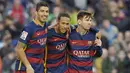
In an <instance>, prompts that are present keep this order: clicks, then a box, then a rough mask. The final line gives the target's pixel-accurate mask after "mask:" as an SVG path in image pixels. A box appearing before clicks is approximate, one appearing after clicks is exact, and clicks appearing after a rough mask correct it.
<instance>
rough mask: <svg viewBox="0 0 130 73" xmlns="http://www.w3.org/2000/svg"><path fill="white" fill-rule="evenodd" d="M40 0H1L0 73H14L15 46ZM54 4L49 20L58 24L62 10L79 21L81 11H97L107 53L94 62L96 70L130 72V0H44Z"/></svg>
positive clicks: (51, 24)
mask: <svg viewBox="0 0 130 73" xmlns="http://www.w3.org/2000/svg"><path fill="white" fill-rule="evenodd" d="M39 1H40V0H0V73H14V69H15V60H16V54H15V51H14V47H15V45H16V43H17V39H18V37H19V35H20V32H21V30H22V28H23V26H24V25H25V24H26V23H28V22H29V21H31V20H32V19H33V18H34V17H35V13H34V12H35V5H36V3H37V2H39ZM42 1H47V2H48V3H49V5H50V15H49V18H48V22H49V23H50V26H53V25H54V24H55V23H56V20H55V18H56V17H57V16H58V14H59V13H60V12H68V13H69V14H70V15H71V24H72V25H74V24H76V23H77V22H76V20H77V19H76V14H77V12H78V11H79V10H88V11H89V12H92V13H94V19H93V25H94V26H95V27H98V28H99V29H100V31H101V34H102V38H101V39H102V42H103V45H102V47H103V55H102V57H100V58H97V59H96V60H95V63H94V68H93V71H94V73H130V0H42Z"/></svg>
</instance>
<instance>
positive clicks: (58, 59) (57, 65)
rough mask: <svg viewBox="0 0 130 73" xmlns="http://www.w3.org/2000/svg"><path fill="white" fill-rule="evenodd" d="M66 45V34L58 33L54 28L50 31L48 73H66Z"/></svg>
mask: <svg viewBox="0 0 130 73" xmlns="http://www.w3.org/2000/svg"><path fill="white" fill-rule="evenodd" d="M66 44H67V37H66V33H65V34H59V33H56V32H55V30H54V28H52V29H49V30H48V40H47V49H48V52H47V73H64V72H65V70H66V69H67V64H66V49H65V48H66Z"/></svg>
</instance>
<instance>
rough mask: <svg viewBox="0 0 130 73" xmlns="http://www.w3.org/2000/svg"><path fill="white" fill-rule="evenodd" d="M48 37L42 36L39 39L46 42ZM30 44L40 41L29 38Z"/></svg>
mask: <svg viewBox="0 0 130 73" xmlns="http://www.w3.org/2000/svg"><path fill="white" fill-rule="evenodd" d="M46 39H47V38H41V39H39V40H41V41H43V42H46ZM29 44H39V43H38V40H29Z"/></svg>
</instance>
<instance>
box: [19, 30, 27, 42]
mask: <svg viewBox="0 0 130 73" xmlns="http://www.w3.org/2000/svg"><path fill="white" fill-rule="evenodd" d="M27 36H28V32H26V31H23V32H22V35H21V36H20V38H21V39H23V40H25V39H26V38H27Z"/></svg>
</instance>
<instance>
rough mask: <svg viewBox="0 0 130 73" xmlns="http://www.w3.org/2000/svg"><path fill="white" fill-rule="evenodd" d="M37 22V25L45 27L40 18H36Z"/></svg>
mask: <svg viewBox="0 0 130 73" xmlns="http://www.w3.org/2000/svg"><path fill="white" fill-rule="evenodd" d="M35 21H36V23H37V25H40V26H42V27H43V26H44V22H40V21H39V20H38V18H35Z"/></svg>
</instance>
